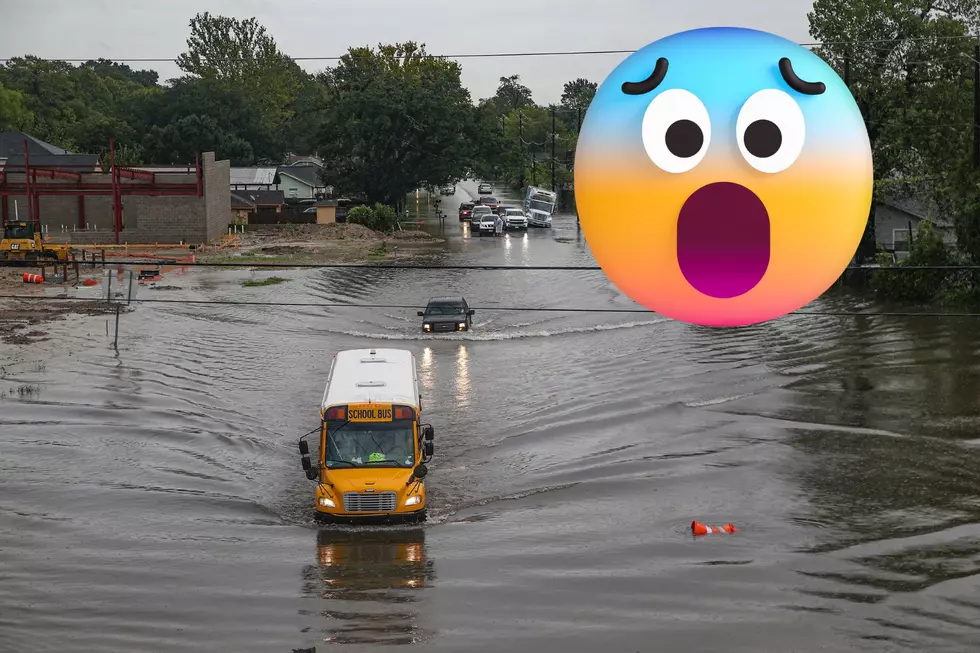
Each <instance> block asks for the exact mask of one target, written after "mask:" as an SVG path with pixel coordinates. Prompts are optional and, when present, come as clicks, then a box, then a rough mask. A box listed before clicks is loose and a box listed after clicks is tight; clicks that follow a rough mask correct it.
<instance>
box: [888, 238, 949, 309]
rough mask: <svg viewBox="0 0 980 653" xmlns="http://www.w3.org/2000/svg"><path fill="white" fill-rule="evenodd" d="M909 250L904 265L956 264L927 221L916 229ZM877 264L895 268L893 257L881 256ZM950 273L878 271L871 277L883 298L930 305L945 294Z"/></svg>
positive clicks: (902, 263)
mask: <svg viewBox="0 0 980 653" xmlns="http://www.w3.org/2000/svg"><path fill="white" fill-rule="evenodd" d="M915 231H916V233H915V237H914V238H913V239H912V244H911V246H910V247H909V256H908V258H907V259H905V261H902V262H901V263H900V265H901V266H903V267H904V266H920V265H934V266H939V265H952V264H953V260H952V256H951V255H950V253H949V251H948V250H947V249H946V246H945V245H944V244H943V239H942V236H940V235H939V234H937V233H936V232H935V231H933V229H932V223H931V222H928V221H927V220H923V221H921V222H920V223H919V226H918V227H917V228H916V230H915ZM877 262H878V263H880V264H882V265H883V266H884V267H886V268H887V267H891V266H894V265H895V264H894V262H893V261H892V258H891V256H890V255H889V254H884V255H882V254H879V255H878V256H877ZM948 274H949V273H948V271H947V270H910V271H905V270H896V271H887V270H880V271H878V270H876V271H875V272H873V273H872V274H871V288H872V290H874V292H875V294H876V295H878V296H879V297H881V298H882V299H887V300H892V301H906V302H929V301H933V300H935V299H936V298H937V297H938V296H939V294H940V293H941V292H942V291H943V286H944V284H945V282H946V277H947V276H948Z"/></svg>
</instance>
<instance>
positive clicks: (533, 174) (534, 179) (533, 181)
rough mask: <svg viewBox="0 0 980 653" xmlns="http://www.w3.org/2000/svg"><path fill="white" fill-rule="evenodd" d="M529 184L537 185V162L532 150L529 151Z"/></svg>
mask: <svg viewBox="0 0 980 653" xmlns="http://www.w3.org/2000/svg"><path fill="white" fill-rule="evenodd" d="M531 185H532V186H537V185H538V162H537V160H536V159H535V158H534V152H531Z"/></svg>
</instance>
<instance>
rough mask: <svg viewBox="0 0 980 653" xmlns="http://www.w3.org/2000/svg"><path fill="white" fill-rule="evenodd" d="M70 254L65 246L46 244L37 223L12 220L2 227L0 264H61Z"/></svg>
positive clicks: (69, 249)
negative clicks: (50, 262)
mask: <svg viewBox="0 0 980 653" xmlns="http://www.w3.org/2000/svg"><path fill="white" fill-rule="evenodd" d="M70 254H71V248H69V247H68V246H67V245H52V244H50V243H46V242H45V241H44V236H43V234H42V233H41V225H40V223H38V222H34V221H29V220H19V219H14V220H13V221H10V222H6V223H4V225H3V238H0V262H2V261H17V262H22V263H36V262H38V261H53V262H62V263H63V262H65V261H67V260H68V258H69V256H70Z"/></svg>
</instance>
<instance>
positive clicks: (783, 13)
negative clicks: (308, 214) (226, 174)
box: [0, 0, 813, 104]
mask: <svg viewBox="0 0 980 653" xmlns="http://www.w3.org/2000/svg"><path fill="white" fill-rule="evenodd" d="M812 5H813V2H812V0H747V1H746V0H693V1H691V0H689V1H686V2H684V1H678V0H588V1H587V0H560V1H559V0H492V1H488V2H464V1H460V0H457V1H452V0H349V1H348V2H340V1H331V0H278V1H275V2H273V1H265V0H193V1H192V0H165V1H162V2H145V1H144V0H131V1H129V2H125V1H121V0H112V1H109V0H85V1H84V2H77V1H75V0H30V1H29V2H24V1H19V0H0V58H6V57H12V56H21V55H25V54H33V55H35V56H39V57H42V58H54V59H96V58H99V57H105V58H107V59H114V60H124V59H136V58H173V57H175V56H176V55H177V54H179V53H181V52H183V51H184V49H185V46H186V39H187V35H188V32H189V28H188V21H189V20H190V18H191V17H192V16H194V15H195V14H196V13H197V12H204V11H209V12H211V13H212V14H221V15H225V16H234V17H236V18H250V17H252V16H254V17H256V18H257V19H258V20H259V22H260V23H261V24H263V25H265V27H266V28H267V29H268V31H269V33H270V34H271V35H272V36H273V37H274V38H275V39H276V42H277V43H278V44H279V47H280V49H281V50H282V51H283V52H285V53H286V54H288V55H290V56H293V57H331V56H338V55H341V54H344V52H346V51H347V48H349V47H352V46H354V47H356V46H364V45H370V46H375V45H377V44H378V43H394V42H397V41H408V40H414V41H417V42H423V43H425V44H426V49H427V50H428V52H429V53H431V54H462V53H482V52H527V51H537V52H544V51H555V50H559V51H563V50H635V49H638V48H641V47H643V46H644V45H646V44H648V43H650V42H652V41H655V40H657V39H659V38H662V37H664V36H667V35H668V34H672V33H674V32H680V31H683V30H687V29H693V28H696V27H708V26H712V25H732V26H740V27H752V28H755V29H761V30H765V31H768V32H772V33H774V34H778V35H780V36H783V37H786V38H788V39H792V40H794V41H797V42H809V41H811V40H812V39H811V37H810V35H809V33H808V30H807V27H808V25H807V18H806V14H807V12H808V11H810V9H811V7H812ZM626 56H628V55H625V54H624V55H619V54H612V55H579V56H555V57H521V58H511V57H506V58H487V59H463V60H461V64H462V67H463V84H464V85H465V86H466V87H468V88H469V89H470V93H471V94H472V95H473V98H474V100H476V99H479V98H482V97H488V96H490V95H493V93H494V91H495V90H496V88H497V84H498V80H499V78H500V77H502V76H509V75H514V74H517V75H520V76H521V81H522V82H523V83H524V84H526V85H527V86H528V87H529V88H530V89H531V91H532V92H533V94H534V99H535V101H536V102H538V103H539V104H548V103H550V102H556V101H557V100H558V99H559V98H560V96H561V90H562V85H563V84H564V83H565V82H566V81H568V80H570V79H575V78H577V77H585V78H587V79H590V80H592V81H596V82H601V81H602V80H603V79H604V78H605V76H606V75H607V74H609V73H610V72H611V71H612V70H613V68H615V67H616V65H617V64H618V63H619V62H620V61H622V60H623V59H624V58H625V57H626ZM300 63H301V65H302V66H303V67H304V68H306V69H307V70H310V71H316V70H320V69H323V68H325V67H327V66H329V65H333V62H330V61H302V62H300ZM130 65H131V66H133V67H134V68H135V67H143V68H152V69H154V70H157V71H159V73H160V76H161V80H165V79H169V78H171V77H176V76H178V75H179V74H180V71H179V69H178V68H177V67H176V66H175V65H174V64H173V63H130Z"/></svg>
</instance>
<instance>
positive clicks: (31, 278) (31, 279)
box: [24, 272, 44, 283]
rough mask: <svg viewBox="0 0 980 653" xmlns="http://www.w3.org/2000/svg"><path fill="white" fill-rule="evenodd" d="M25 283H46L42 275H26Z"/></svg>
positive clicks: (27, 273) (28, 273) (26, 273)
mask: <svg viewBox="0 0 980 653" xmlns="http://www.w3.org/2000/svg"><path fill="white" fill-rule="evenodd" d="M24 283H44V277H42V276H41V275H40V274H31V273H30V272H25V273H24Z"/></svg>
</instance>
